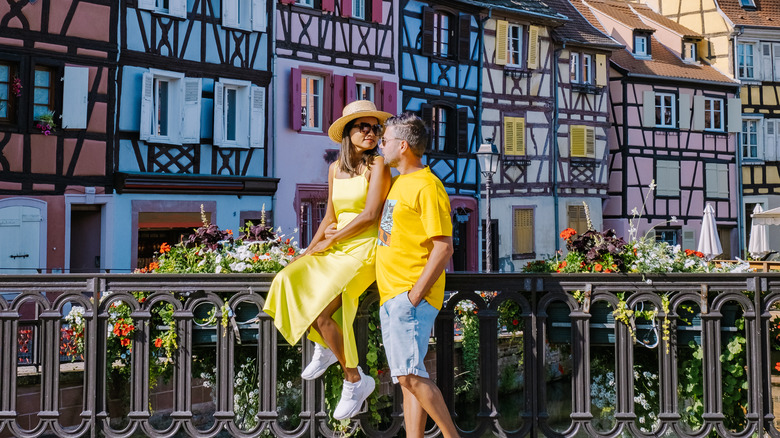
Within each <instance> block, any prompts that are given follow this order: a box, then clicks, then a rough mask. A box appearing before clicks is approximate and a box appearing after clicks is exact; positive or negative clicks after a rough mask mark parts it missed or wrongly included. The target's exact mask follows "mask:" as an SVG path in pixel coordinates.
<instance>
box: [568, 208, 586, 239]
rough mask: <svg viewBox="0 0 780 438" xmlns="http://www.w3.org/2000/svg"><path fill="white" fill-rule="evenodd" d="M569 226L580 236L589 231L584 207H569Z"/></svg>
mask: <svg viewBox="0 0 780 438" xmlns="http://www.w3.org/2000/svg"><path fill="white" fill-rule="evenodd" d="M567 216H568V226H569V228H573V229H574V231H576V232H577V233H579V234H582V233H584V232H586V231H588V218H587V216H586V215H585V207H584V206H582V205H569V206H568V208H567Z"/></svg>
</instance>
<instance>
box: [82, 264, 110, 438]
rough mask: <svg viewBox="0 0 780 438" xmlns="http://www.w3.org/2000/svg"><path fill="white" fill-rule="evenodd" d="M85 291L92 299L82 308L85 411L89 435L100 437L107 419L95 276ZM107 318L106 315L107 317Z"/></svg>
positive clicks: (98, 285) (102, 323)
mask: <svg viewBox="0 0 780 438" xmlns="http://www.w3.org/2000/svg"><path fill="white" fill-rule="evenodd" d="M86 289H87V293H91V294H92V297H93V300H92V302H91V303H90V304H91V306H92V307H88V308H87V309H86V310H85V311H84V321H85V323H84V325H85V327H86V330H87V335H86V339H85V340H84V341H85V343H86V345H85V346H84V350H85V351H84V378H85V384H86V385H87V391H86V394H94V398H93V397H86V402H87V412H85V413H83V414H82V415H88V416H89V422H90V424H91V426H92V427H91V431H90V437H91V438H97V437H99V436H102V432H103V420H104V419H106V418H108V413H107V411H106V356H105V355H106V326H105V325H106V321H105V318H103V319H101V318H100V298H101V292H102V291H101V283H100V281H98V279H97V278H90V279H88V280H87V288H86ZM106 318H107V316H106Z"/></svg>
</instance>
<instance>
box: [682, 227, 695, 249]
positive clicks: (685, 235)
mask: <svg viewBox="0 0 780 438" xmlns="http://www.w3.org/2000/svg"><path fill="white" fill-rule="evenodd" d="M682 249H692V250H696V232H695V231H693V230H686V229H684V228H683V230H682Z"/></svg>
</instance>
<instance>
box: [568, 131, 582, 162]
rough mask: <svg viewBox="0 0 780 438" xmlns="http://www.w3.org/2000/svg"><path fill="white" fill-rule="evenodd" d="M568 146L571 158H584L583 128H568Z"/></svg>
mask: <svg viewBox="0 0 780 438" xmlns="http://www.w3.org/2000/svg"><path fill="white" fill-rule="evenodd" d="M569 146H570V154H571V156H572V157H584V156H585V126H582V125H572V126H570V127H569Z"/></svg>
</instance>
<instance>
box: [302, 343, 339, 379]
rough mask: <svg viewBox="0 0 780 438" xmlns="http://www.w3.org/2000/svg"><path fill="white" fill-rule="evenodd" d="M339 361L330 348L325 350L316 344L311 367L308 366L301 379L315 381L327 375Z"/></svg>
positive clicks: (310, 363)
mask: <svg viewBox="0 0 780 438" xmlns="http://www.w3.org/2000/svg"><path fill="white" fill-rule="evenodd" d="M338 361H339V360H338V359H336V355H334V354H333V352H332V351H330V349H329V348H325V347H323V346H321V345H320V344H314V355H313V356H312V358H311V362H309V365H307V366H306V369H304V370H303V372H302V373H301V378H302V379H303V380H314V379H316V378H317V377H319V376H321V375H323V374H325V371H326V370H327V369H328V367H329V366H331V365H333V364H334V363H336V362H338Z"/></svg>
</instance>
